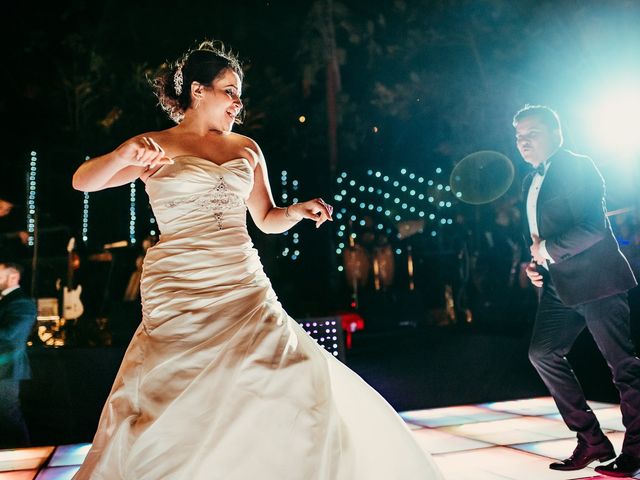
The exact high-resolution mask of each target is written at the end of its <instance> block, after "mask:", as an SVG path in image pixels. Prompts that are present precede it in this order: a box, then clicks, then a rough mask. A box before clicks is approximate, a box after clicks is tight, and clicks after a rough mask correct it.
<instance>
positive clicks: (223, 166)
mask: <svg viewBox="0 0 640 480" xmlns="http://www.w3.org/2000/svg"><path fill="white" fill-rule="evenodd" d="M182 158H191V159H196V160H201V161H203V162H207V163H209V164H211V165H215V166H216V167H221V168H226V167H225V165H227V164H229V163H233V162H238V161H244V162H247V163H248V164H249V165H250V166H251V162H249V159H248V158H246V157H238V158H232V159H231V160H227V161H226V162H222V163H216V162H214V161H213V160H208V159H206V158H202V157H198V156H196V155H176V156H175V157H173V158H171V160H173V161H174V162H175V161H176V160H177V159H182Z"/></svg>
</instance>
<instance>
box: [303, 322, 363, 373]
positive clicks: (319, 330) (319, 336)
mask: <svg viewBox="0 0 640 480" xmlns="http://www.w3.org/2000/svg"><path fill="white" fill-rule="evenodd" d="M299 323H300V325H301V326H302V328H303V329H304V330H305V331H306V332H307V333H308V334H309V335H311V337H312V338H313V339H314V340H315V341H316V342H318V344H319V345H320V346H321V347H323V348H324V349H325V350H327V351H328V352H329V353H330V354H331V355H333V356H334V357H337V358H338V359H339V360H341V361H342V362H343V363H344V362H345V361H346V356H345V350H344V338H343V334H342V328H343V327H342V320H341V318H340V317H337V316H336V317H317V318H307V319H304V320H299ZM363 326H364V322H363Z"/></svg>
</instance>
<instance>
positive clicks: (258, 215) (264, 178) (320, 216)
mask: <svg viewBox="0 0 640 480" xmlns="http://www.w3.org/2000/svg"><path fill="white" fill-rule="evenodd" d="M253 147H255V149H254V148H248V147H247V151H249V152H250V154H251V156H252V157H253V160H254V162H255V163H254V166H255V181H254V185H253V189H252V190H251V194H250V195H249V198H248V200H247V207H248V208H249V213H251V218H252V219H253V221H254V223H255V224H256V226H257V227H258V228H259V229H260V230H262V231H263V232H265V233H282V232H286V231H287V230H289V229H290V228H291V227H293V226H294V225H296V224H297V223H298V222H300V221H301V220H302V219H304V218H308V219H310V220H313V221H314V222H316V227H319V226H320V225H322V224H323V223H324V222H326V221H327V220H329V221H333V218H332V216H331V215H332V213H333V207H331V205H328V204H327V203H325V202H324V200H322V199H321V198H316V199H313V200H309V201H306V202H301V203H296V204H294V205H289V206H288V207H277V206H276V204H275V202H274V200H273V195H272V193H271V187H270V185H269V176H268V174H267V165H266V162H265V160H264V156H263V155H262V152H261V151H260V147H258V145H257V144H254V145H253Z"/></svg>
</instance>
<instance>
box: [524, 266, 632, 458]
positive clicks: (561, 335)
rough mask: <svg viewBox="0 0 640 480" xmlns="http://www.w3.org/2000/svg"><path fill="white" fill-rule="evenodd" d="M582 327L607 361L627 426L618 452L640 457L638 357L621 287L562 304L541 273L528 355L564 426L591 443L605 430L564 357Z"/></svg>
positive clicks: (595, 442)
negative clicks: (576, 302) (587, 299)
mask: <svg viewBox="0 0 640 480" xmlns="http://www.w3.org/2000/svg"><path fill="white" fill-rule="evenodd" d="M585 328H587V329H588V330H589V332H590V334H591V335H592V337H593V339H594V340H595V343H596V344H597V346H598V348H599V350H600V352H601V353H602V355H603V357H604V358H605V360H606V362H607V364H608V365H609V368H610V369H611V373H612V375H613V382H614V384H615V386H616V388H617V389H618V391H619V393H620V410H621V411H622V422H623V424H624V426H625V429H626V433H625V438H624V443H623V447H622V451H623V452H625V453H627V454H629V455H632V456H635V457H639V456H640V359H638V358H637V357H636V354H635V351H634V345H633V342H632V340H631V328H630V318H629V302H628V300H627V294H626V292H625V293H620V294H617V295H612V296H609V297H605V298H601V299H598V300H594V301H591V302H586V303H582V304H580V305H576V306H567V305H565V304H564V303H563V302H562V300H560V297H559V296H558V293H557V291H556V289H555V287H554V286H553V282H552V281H551V279H550V278H549V276H546V277H545V280H544V286H543V291H542V295H541V297H540V303H539V305H538V311H537V314H536V319H535V324H534V328H533V335H532V338H531V344H530V347H529V359H530V360H531V363H532V364H533V366H534V367H535V368H536V370H537V371H538V374H539V375H540V377H541V378H542V380H543V382H544V383H545V385H546V386H547V388H548V389H549V392H550V393H551V396H552V397H553V399H554V400H555V402H556V405H557V406H558V410H559V411H560V414H561V415H562V418H563V419H564V422H565V423H566V424H567V426H568V427H569V428H570V429H571V430H572V431H574V432H576V434H577V437H578V439H579V441H581V442H584V443H587V444H589V445H594V444H597V443H600V442H601V441H602V440H603V439H604V433H603V432H602V430H601V428H600V424H599V422H598V419H597V418H596V416H595V415H594V413H593V411H592V410H591V408H589V406H588V404H587V401H586V398H585V395H584V392H583V390H582V387H581V386H580V382H579V381H578V379H577V378H576V376H575V374H574V372H573V369H572V367H571V365H570V364H569V361H568V360H567V354H568V353H569V351H570V350H571V347H572V346H573V344H574V342H575V341H576V339H577V338H578V335H579V334H580V333H581V332H582V331H583V330H584V329H585Z"/></svg>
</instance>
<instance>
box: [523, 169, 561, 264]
mask: <svg viewBox="0 0 640 480" xmlns="http://www.w3.org/2000/svg"><path fill="white" fill-rule="evenodd" d="M543 165H544V172H545V175H540V174H539V173H537V172H536V173H535V175H534V176H533V180H532V181H531V186H530V187H529V193H528V194H527V220H528V221H529V232H531V238H532V239H533V236H534V235H535V236H536V237H540V232H539V231H538V217H537V213H538V195H539V194H540V188H542V182H544V177H545V176H546V173H547V170H548V169H549V163H547V162H545V163H544V164H543ZM546 243H547V242H546V240H542V241H541V242H540V253H541V254H542V256H543V257H544V258H546V259H547V261H548V262H549V263H555V262H554V260H553V258H551V255H549V252H547V246H546ZM543 267H545V268H547V269H548V268H549V267H548V266H547V265H546V264H545V265H543Z"/></svg>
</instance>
